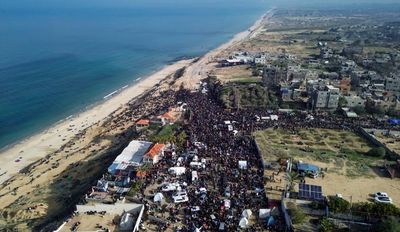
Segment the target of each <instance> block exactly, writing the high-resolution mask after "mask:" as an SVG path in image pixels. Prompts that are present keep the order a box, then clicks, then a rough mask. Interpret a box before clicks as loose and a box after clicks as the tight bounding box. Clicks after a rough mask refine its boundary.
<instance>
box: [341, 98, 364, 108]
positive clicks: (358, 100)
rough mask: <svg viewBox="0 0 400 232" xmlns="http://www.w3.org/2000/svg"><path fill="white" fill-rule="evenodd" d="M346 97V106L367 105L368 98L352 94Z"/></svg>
mask: <svg viewBox="0 0 400 232" xmlns="http://www.w3.org/2000/svg"><path fill="white" fill-rule="evenodd" d="M344 98H345V99H346V102H347V104H346V106H347V107H349V108H353V107H356V106H361V107H365V102H366V100H365V99H363V98H361V97H360V96H355V95H351V96H344Z"/></svg>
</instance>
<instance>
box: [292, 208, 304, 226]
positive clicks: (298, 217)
mask: <svg viewBox="0 0 400 232" xmlns="http://www.w3.org/2000/svg"><path fill="white" fill-rule="evenodd" d="M289 215H290V217H291V219H292V223H293V224H301V223H303V222H304V220H305V219H306V214H305V213H304V211H303V210H302V209H301V208H298V207H295V208H291V209H289Z"/></svg>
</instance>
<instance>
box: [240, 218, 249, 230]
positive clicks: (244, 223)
mask: <svg viewBox="0 0 400 232" xmlns="http://www.w3.org/2000/svg"><path fill="white" fill-rule="evenodd" d="M248 225H249V220H247V218H245V217H243V218H242V219H240V221H239V227H240V228H242V229H245V228H246V227H247V226H248Z"/></svg>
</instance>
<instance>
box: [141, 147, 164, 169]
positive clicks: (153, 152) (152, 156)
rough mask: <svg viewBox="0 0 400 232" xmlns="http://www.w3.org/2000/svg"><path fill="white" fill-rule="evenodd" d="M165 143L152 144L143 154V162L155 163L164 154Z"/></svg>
mask: <svg viewBox="0 0 400 232" xmlns="http://www.w3.org/2000/svg"><path fill="white" fill-rule="evenodd" d="M164 150H165V144H161V143H156V144H154V145H153V146H152V147H151V148H150V149H149V150H148V151H147V152H146V154H145V155H144V156H143V163H145V164H156V163H158V161H160V159H161V158H162V157H163V155H164Z"/></svg>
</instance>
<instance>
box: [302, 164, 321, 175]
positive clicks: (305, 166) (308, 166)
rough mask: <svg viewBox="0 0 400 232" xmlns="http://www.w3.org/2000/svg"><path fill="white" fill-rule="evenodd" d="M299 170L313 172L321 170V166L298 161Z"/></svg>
mask: <svg viewBox="0 0 400 232" xmlns="http://www.w3.org/2000/svg"><path fill="white" fill-rule="evenodd" d="M297 171H298V172H311V173H317V172H318V171H319V167H318V166H315V165H312V164H307V163H298V164H297Z"/></svg>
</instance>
